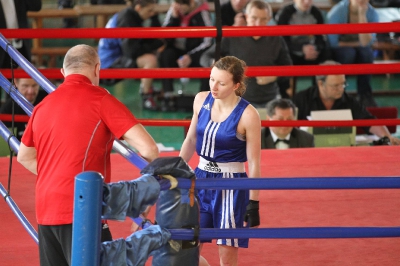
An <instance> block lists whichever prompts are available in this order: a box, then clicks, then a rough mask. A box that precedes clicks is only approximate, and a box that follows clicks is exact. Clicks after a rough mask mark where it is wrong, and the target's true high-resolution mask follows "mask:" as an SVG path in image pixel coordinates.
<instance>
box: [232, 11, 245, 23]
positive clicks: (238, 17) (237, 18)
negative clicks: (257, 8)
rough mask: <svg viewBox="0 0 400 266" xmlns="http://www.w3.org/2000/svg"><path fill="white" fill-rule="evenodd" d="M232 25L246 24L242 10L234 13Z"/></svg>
mask: <svg viewBox="0 0 400 266" xmlns="http://www.w3.org/2000/svg"><path fill="white" fill-rule="evenodd" d="M232 26H246V19H245V17H244V14H243V13H242V12H239V13H237V14H236V15H235V18H234V20H233V25H232Z"/></svg>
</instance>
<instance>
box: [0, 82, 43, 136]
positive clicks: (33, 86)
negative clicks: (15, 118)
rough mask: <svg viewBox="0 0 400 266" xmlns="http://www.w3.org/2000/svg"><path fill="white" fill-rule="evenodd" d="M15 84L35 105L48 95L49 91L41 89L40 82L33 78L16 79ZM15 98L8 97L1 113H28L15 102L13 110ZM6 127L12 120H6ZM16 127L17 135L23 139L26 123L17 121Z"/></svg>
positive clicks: (0, 110) (0, 109)
mask: <svg viewBox="0 0 400 266" xmlns="http://www.w3.org/2000/svg"><path fill="white" fill-rule="evenodd" d="M15 86H16V87H17V89H18V91H19V92H20V93H21V94H22V96H24V97H25V99H26V100H27V101H29V102H30V103H31V104H32V105H33V106H36V105H37V104H38V103H40V102H41V101H42V100H43V99H44V97H46V96H47V93H46V92H45V91H44V90H42V89H40V87H39V84H38V83H37V82H36V81H35V80H34V79H31V78H20V79H15ZM13 101H14V100H13V99H12V98H8V99H7V101H6V102H5V103H4V104H3V105H2V106H1V108H0V114H12V113H14V114H16V115H26V113H25V111H24V110H23V109H22V108H21V107H20V106H19V105H18V104H17V103H14V111H13ZM4 124H5V125H6V127H11V125H12V124H11V122H9V121H8V122H4ZM14 126H15V128H16V129H17V132H16V133H17V134H16V137H17V139H18V140H21V137H22V135H23V133H24V131H25V127H26V123H24V122H16V123H14Z"/></svg>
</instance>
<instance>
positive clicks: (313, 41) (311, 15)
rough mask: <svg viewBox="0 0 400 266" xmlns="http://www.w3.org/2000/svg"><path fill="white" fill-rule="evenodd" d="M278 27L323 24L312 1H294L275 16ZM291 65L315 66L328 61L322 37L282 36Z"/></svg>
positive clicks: (321, 17) (323, 37) (319, 11)
mask: <svg viewBox="0 0 400 266" xmlns="http://www.w3.org/2000/svg"><path fill="white" fill-rule="evenodd" d="M276 21H277V24H278V25H304V24H324V17H323V15H322V12H321V10H319V9H318V8H317V7H316V6H314V5H313V0H294V3H293V4H289V5H287V6H285V7H283V8H282V9H281V10H280V11H278V14H277V15H276ZM283 38H284V39H285V41H286V44H287V46H288V48H289V51H290V57H291V58H292V61H293V65H316V64H319V63H322V62H324V61H325V60H327V59H328V52H329V50H328V47H327V41H326V39H325V36H323V35H292V36H284V37H283Z"/></svg>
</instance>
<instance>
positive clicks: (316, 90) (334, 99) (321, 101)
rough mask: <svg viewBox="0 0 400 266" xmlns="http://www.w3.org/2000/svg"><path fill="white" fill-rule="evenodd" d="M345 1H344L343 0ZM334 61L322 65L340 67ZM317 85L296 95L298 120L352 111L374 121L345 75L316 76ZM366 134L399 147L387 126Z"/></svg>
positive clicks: (398, 141) (353, 113)
mask: <svg viewBox="0 0 400 266" xmlns="http://www.w3.org/2000/svg"><path fill="white" fill-rule="evenodd" d="M343 1H344V0H343ZM338 64H339V63H337V62H334V61H326V62H324V63H322V64H321V65H338ZM315 78H316V83H317V85H315V86H312V87H310V88H308V89H306V90H304V91H301V92H298V93H296V95H295V96H294V104H295V105H296V106H297V107H298V117H297V118H298V119H299V120H301V119H307V116H310V115H311V111H322V110H342V109H350V110H351V114H352V116H353V119H374V118H375V117H374V116H372V115H371V114H370V113H369V112H368V111H367V110H366V109H365V106H363V105H361V104H360V103H359V102H358V101H357V100H356V99H354V98H352V97H350V96H349V95H348V94H347V93H346V92H345V88H346V87H347V83H346V77H345V75H343V74H341V75H326V76H324V75H321V76H316V77H315ZM364 130H365V131H366V133H370V134H374V135H376V136H378V137H379V138H383V137H388V138H389V140H390V143H391V144H392V145H399V144H400V140H399V139H398V138H395V137H393V136H392V135H391V134H390V132H389V130H388V128H387V127H386V126H371V127H367V128H365V129H364Z"/></svg>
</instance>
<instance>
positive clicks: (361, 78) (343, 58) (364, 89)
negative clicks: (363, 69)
mask: <svg viewBox="0 0 400 266" xmlns="http://www.w3.org/2000/svg"><path fill="white" fill-rule="evenodd" d="M332 56H333V59H334V60H335V61H337V62H339V63H341V64H371V63H373V60H374V54H373V51H372V48H371V47H369V46H368V47H362V46H360V47H337V48H332ZM357 93H358V96H359V97H360V98H363V97H371V95H372V88H371V75H358V76H357Z"/></svg>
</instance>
